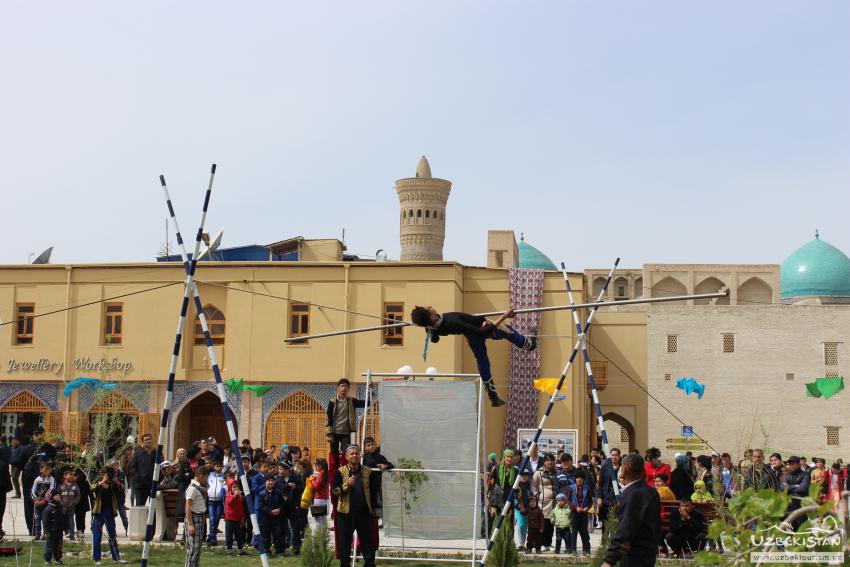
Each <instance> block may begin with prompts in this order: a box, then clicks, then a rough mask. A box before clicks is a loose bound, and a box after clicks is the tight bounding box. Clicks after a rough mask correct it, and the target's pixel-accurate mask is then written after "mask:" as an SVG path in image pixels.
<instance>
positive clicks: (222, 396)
mask: <svg viewBox="0 0 850 567" xmlns="http://www.w3.org/2000/svg"><path fill="white" fill-rule="evenodd" d="M213 171H214V170H213ZM163 189H164V190H165V195H166V201H167V203H168V205H169V206H168V209H169V214H171V218H172V222H173V223H174V226H175V230H176V231H178V234H179V229H177V219H176V217H175V215H174V208H173V206H171V199H170V197H169V196H168V190H167V188H166V187H165V184H164V183H163ZM211 190H212V187H211V186H210V187H209V188H208V189H207V194H206V197H205V199H204V212H203V217H202V218H205V217H206V211H207V206H208V205H209V199H210V193H211ZM201 232H202V231H200V230H199V231H198V235H197V241H196V243H195V245H196V247H198V246H200V244H199V243H198V241H200V239H201ZM177 242H178V244H179V249H180V255H181V257H182V259H183V265H184V267H186V266H189V267H191V263H190V262H189V258H188V255H187V253H186V246H185V245H184V244H183V240H182V238H180V237H178V239H177ZM192 293H193V296H194V301H195V308H196V309H197V311H198V319H199V320H200V323H201V329H202V330H203V333H204V340H205V342H206V345H207V354H208V356H209V359H210V362H211V363H212V369H213V376H214V377H215V381H216V391H217V393H218V398H219V401H220V402H221V409H222V412H223V413H224V421H225V423H226V425H227V432H228V434H229V435H230V442H231V449H232V451H233V454H234V455H239V444H238V442H237V439H236V429H235V428H234V426H233V418H232V414H231V413H230V408H229V407H228V405H227V394H226V392H225V389H224V382H223V381H222V378H221V371H220V370H219V366H218V359H217V357H216V354H215V347H214V346H213V343H212V337H211V336H210V331H209V325H208V324H207V318H206V314H205V313H204V309H203V304H202V303H201V296H200V294H199V293H198V288H197V286H195V285H193V286H192ZM236 467H237V470H238V475H239V479H240V481H241V483H242V490H243V493H244V494H245V502H246V503H247V504H248V513H249V515H250V516H251V526H252V529H253V532H254V541H256V542H257V546H258V547H259V550H260V560H261V562H262V564H263V567H269V559H268V555H267V554H266V549H265V546H264V545H263V541H262V537H261V536H260V527H259V522H258V521H257V513H256V510H255V509H254V501H253V499H252V498H251V486H250V485H249V483H248V477H247V476H245V469H244V468H243V467H242V459H240V458H237V459H236ZM143 561H145V560H144V559H143ZM143 565H144V563H143Z"/></svg>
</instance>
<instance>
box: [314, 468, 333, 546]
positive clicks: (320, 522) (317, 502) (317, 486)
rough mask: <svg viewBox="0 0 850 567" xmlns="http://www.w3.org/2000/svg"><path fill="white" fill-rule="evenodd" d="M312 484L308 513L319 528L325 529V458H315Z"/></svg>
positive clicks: (326, 474) (326, 512)
mask: <svg viewBox="0 0 850 567" xmlns="http://www.w3.org/2000/svg"><path fill="white" fill-rule="evenodd" d="M310 483H311V484H312V485H313V505H312V506H310V515H311V516H313V521H314V522H316V527H317V528H319V529H320V530H325V529H327V517H328V485H329V484H330V483H329V482H328V462H327V461H326V460H325V459H316V470H315V471H314V472H313V477H312V478H311V479H310Z"/></svg>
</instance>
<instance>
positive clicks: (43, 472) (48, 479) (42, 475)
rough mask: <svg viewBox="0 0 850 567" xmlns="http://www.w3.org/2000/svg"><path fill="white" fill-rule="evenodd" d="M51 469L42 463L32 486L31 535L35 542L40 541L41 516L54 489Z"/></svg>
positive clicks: (54, 484)
mask: <svg viewBox="0 0 850 567" xmlns="http://www.w3.org/2000/svg"><path fill="white" fill-rule="evenodd" d="M51 470H52V469H51V467H50V465H49V464H47V463H42V464H41V466H40V467H39V468H38V472H39V475H38V476H37V477H35V482H33V485H32V491H31V493H30V494H31V495H32V502H33V522H32V524H33V525H32V529H33V535H34V536H35V539H36V540H39V539H42V533H41V524H42V514H44V509H45V508H47V503H48V502H50V496H51V495H52V494H53V491H54V490H55V489H56V481H55V480H54V479H53V475H51V474H50V471H51Z"/></svg>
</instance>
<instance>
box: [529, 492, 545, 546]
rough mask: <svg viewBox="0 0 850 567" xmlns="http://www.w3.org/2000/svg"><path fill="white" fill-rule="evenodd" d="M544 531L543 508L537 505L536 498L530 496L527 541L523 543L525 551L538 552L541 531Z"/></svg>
mask: <svg viewBox="0 0 850 567" xmlns="http://www.w3.org/2000/svg"><path fill="white" fill-rule="evenodd" d="M544 531H546V519H545V518H544V517H543V510H542V509H541V508H540V506H538V505H537V498H535V497H534V496H532V497H531V499H529V501H528V541H527V542H526V544H525V552H526V553H530V552H531V551H532V550H534V552H535V553H540V548H541V547H542V546H543V532H544Z"/></svg>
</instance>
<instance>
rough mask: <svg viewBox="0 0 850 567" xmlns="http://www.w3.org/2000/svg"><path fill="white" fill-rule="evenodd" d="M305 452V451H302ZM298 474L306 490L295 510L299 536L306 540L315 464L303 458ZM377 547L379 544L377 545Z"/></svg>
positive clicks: (376, 533)
mask: <svg viewBox="0 0 850 567" xmlns="http://www.w3.org/2000/svg"><path fill="white" fill-rule="evenodd" d="M302 454H303V453H302ZM298 476H299V477H301V480H302V481H303V483H304V490H303V492H302V493H301V500H300V502H297V503H296V508H295V512H296V514H297V515H298V528H299V530H300V531H299V534H298V537H299V539H300V540H301V541H304V533H305V532H306V530H307V525H308V523H309V522H310V506H312V505H313V465H312V464H311V463H310V461H308V460H307V459H305V458H303V457H302V459H301V464H300V466H299V467H298ZM375 524H376V525H375V536H376V537H377V535H378V526H377V519H376V520H375ZM376 548H377V546H376Z"/></svg>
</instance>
